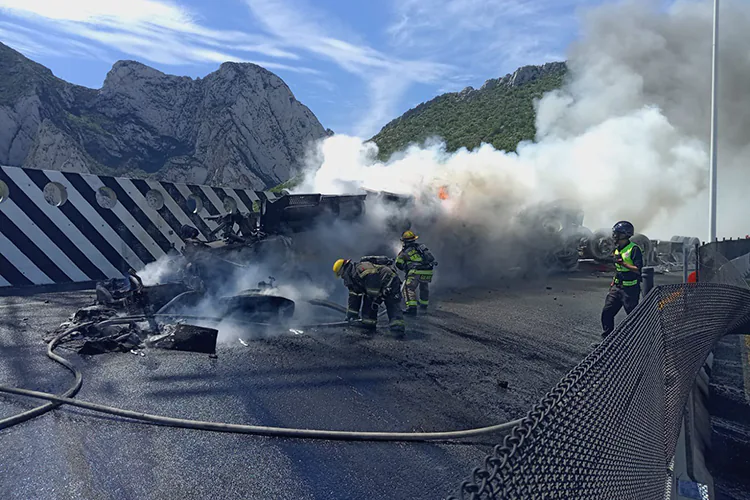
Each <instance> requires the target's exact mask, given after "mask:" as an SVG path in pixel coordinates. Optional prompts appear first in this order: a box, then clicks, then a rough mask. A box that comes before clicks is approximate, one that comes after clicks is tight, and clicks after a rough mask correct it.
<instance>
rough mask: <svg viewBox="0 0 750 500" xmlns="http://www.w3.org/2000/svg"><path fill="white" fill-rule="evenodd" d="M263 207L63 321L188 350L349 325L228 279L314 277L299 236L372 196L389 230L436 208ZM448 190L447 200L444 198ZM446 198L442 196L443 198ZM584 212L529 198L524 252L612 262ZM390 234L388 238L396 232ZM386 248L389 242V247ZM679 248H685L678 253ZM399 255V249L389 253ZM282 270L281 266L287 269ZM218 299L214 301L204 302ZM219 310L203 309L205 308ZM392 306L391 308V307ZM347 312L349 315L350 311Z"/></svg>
mask: <svg viewBox="0 0 750 500" xmlns="http://www.w3.org/2000/svg"><path fill="white" fill-rule="evenodd" d="M441 193H442V191H441ZM259 194H262V196H259V198H260V201H259V203H257V204H255V206H254V207H253V208H254V210H255V211H254V212H252V213H240V212H239V211H237V210H236V208H234V209H232V210H230V211H228V213H226V214H223V215H216V216H210V217H206V218H205V219H204V220H205V221H208V222H213V223H215V224H216V227H215V228H213V229H210V230H208V231H206V230H205V228H206V227H207V224H205V223H204V224H203V231H200V230H199V229H197V228H196V227H192V226H188V225H185V226H183V227H182V231H181V233H182V234H181V235H180V236H181V239H182V241H183V242H184V248H183V249H182V252H174V254H175V255H172V256H170V258H171V259H172V264H171V266H170V272H169V273H167V274H166V275H165V276H163V277H162V279H161V280H160V282H161V283H160V284H155V285H151V286H146V285H144V283H143V280H142V279H141V278H140V277H139V275H138V274H137V273H136V272H135V271H134V270H132V269H130V270H129V271H128V273H127V275H126V276H124V277H123V278H113V279H109V280H106V281H103V282H100V283H98V284H97V287H96V304H95V305H92V306H90V307H86V308H84V309H81V310H79V311H77V312H76V313H75V314H74V315H73V316H72V317H71V319H70V321H69V322H67V323H64V324H63V325H61V326H60V328H59V329H58V331H56V332H54V333H53V336H54V335H58V334H59V333H60V332H61V331H64V330H66V329H70V328H72V327H78V328H77V332H78V333H77V334H76V335H75V336H73V337H71V338H70V339H69V340H68V341H67V342H66V344H64V345H67V346H68V347H70V348H74V349H77V350H78V352H79V353H81V354H98V353H103V352H114V351H116V352H133V353H135V354H142V353H143V352H142V349H143V348H144V347H155V348H166V349H176V350H187V351H195V352H202V353H208V354H211V355H214V354H215V352H216V343H217V337H218V328H217V325H218V324H219V323H222V322H226V321H229V322H237V323H241V324H244V325H253V326H254V327H256V328H277V329H278V328H279V327H282V328H288V329H291V330H292V331H298V330H299V328H302V327H303V326H304V327H305V328H307V327H320V326H328V325H336V326H338V325H341V326H343V325H347V324H348V323H346V322H345V321H340V322H336V321H334V322H329V323H319V324H316V325H309V324H308V325H293V323H294V313H295V302H294V301H293V300H291V299H289V298H287V297H283V296H281V295H279V294H278V289H277V288H276V286H275V284H274V281H275V280H274V278H273V277H270V280H269V281H268V282H266V281H261V282H259V283H258V284H257V286H256V287H255V288H252V289H243V290H241V291H239V292H237V293H232V294H230V295H222V291H223V290H226V289H227V288H226V283H227V280H229V279H231V278H232V277H233V276H235V275H236V274H237V273H238V271H239V272H240V273H241V271H242V270H243V269H245V268H247V266H248V265H252V264H253V263H259V262H262V266H263V269H264V270H265V271H267V272H266V274H274V275H277V276H282V280H284V281H295V280H299V279H307V280H311V277H310V276H309V274H307V271H306V270H305V268H304V266H303V265H302V263H301V262H300V254H302V253H304V249H303V248H295V239H296V236H297V235H299V234H300V233H304V232H306V231H309V230H310V229H312V228H313V227H316V225H317V224H319V223H327V222H330V221H340V222H341V221H357V220H360V219H362V218H363V217H364V215H365V214H366V205H367V204H368V203H372V204H374V206H376V207H378V209H381V210H382V209H383V207H385V210H386V212H387V214H388V217H387V220H386V230H387V231H389V232H390V233H392V234H391V235H390V236H392V235H393V234H397V235H398V234H400V233H401V232H402V231H404V230H406V229H410V228H411V227H412V225H413V224H418V225H422V226H425V225H428V224H429V222H430V220H429V218H430V217H433V216H434V213H431V212H430V211H429V210H426V211H424V210H423V211H420V209H419V206H418V205H419V200H417V199H415V198H414V197H411V196H404V195H399V194H394V193H388V192H375V191H368V192H366V193H365V194H357V195H343V196H342V195H335V196H333V195H322V194H295V195H291V194H288V193H283V194H280V195H277V194H274V193H271V192H262V193H261V192H259ZM442 199H443V196H442V195H441V196H440V197H439V199H438V200H442ZM438 202H439V201H438ZM583 218H584V214H583V212H582V211H581V210H580V209H579V208H578V207H577V206H576V205H575V204H574V203H570V202H566V201H556V202H553V203H547V204H542V205H537V206H534V207H531V208H527V209H526V210H524V211H522V212H521V213H519V214H517V216H516V218H515V220H516V222H517V225H518V226H519V227H523V228H524V230H523V231H522V232H520V233H519V235H518V237H517V238H516V244H518V245H522V246H523V247H524V248H523V250H524V252H525V253H527V254H529V255H532V256H533V258H535V259H536V262H537V264H539V265H541V266H543V267H545V268H546V269H548V270H550V271H571V270H575V269H576V268H577V266H578V264H579V262H581V261H582V260H583V261H586V260H588V261H592V262H597V263H601V264H607V263H611V262H612V252H613V250H614V243H613V241H612V238H611V233H610V232H609V231H607V230H596V231H592V230H590V229H589V228H587V227H585V226H584V225H583ZM388 239H389V235H383V238H381V239H380V240H381V241H388ZM632 239H633V241H634V242H635V243H637V244H638V245H640V246H641V248H642V249H643V252H644V255H645V256H646V258H647V261H648V262H649V264H650V265H654V264H657V265H658V264H661V265H663V266H665V267H667V268H668V267H669V266H676V265H678V264H679V263H680V262H681V261H682V256H681V255H682V254H681V253H680V252H683V250H684V249H688V248H690V247H689V245H691V244H694V243H695V241H694V239H690V238H684V237H677V236H676V237H674V238H672V241H671V242H666V244H665V243H664V242H658V241H652V240H650V239H648V238H647V237H645V236H644V235H641V234H637V235H635V236H634V237H633V238H632ZM386 248H387V246H386V247H381V248H378V249H373V250H374V251H372V252H370V255H381V254H382V253H386V250H385V249H386ZM379 250H383V252H382V253H379V252H378V251H379ZM678 254H679V255H678ZM383 258H390V257H383ZM277 273H278V274H277ZM207 302H210V307H204V306H205V304H206V303H207ZM309 302H310V303H312V304H313V305H314V306H320V307H322V308H327V309H329V312H331V311H336V312H338V313H340V314H341V316H343V314H344V313H345V312H346V308H345V307H344V306H341V305H338V304H335V303H332V302H327V301H321V300H311V301H309ZM206 310H208V311H210V314H200V312H201V311H206ZM384 313H385V311H384V310H383V311H381V313H380V314H381V315H382V314H384ZM341 319H342V320H343V318H341Z"/></svg>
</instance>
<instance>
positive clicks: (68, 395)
mask: <svg viewBox="0 0 750 500" xmlns="http://www.w3.org/2000/svg"><path fill="white" fill-rule="evenodd" d="M309 302H310V303H311V304H313V305H317V306H320V307H327V308H329V309H333V310H336V311H345V310H346V308H345V307H343V306H340V305H339V304H335V303H333V302H329V301H323V300H314V301H313V300H311V301H309ZM165 316H167V315H165ZM168 316H176V317H177V316H179V317H185V316H180V315H168ZM134 318H143V319H148V318H153V316H131V317H129V318H118V319H115V320H107V321H104V322H100V323H99V324H102V325H103V324H105V323H106V324H115V323H117V322H122V321H126V320H127V321H134ZM204 319H205V318H204ZM210 319H216V318H210ZM94 324H96V323H94V322H87V323H83V324H80V325H77V326H75V327H72V328H69V329H67V330H66V331H64V332H62V333H61V334H59V335H57V336H56V337H55V338H54V339H52V340H51V341H50V342H49V344H47V357H49V358H50V359H52V360H53V361H55V362H57V363H59V364H61V365H62V366H64V367H65V368H67V369H68V371H70V372H71V373H72V374H73V377H74V382H73V385H72V386H71V387H70V388H68V389H67V390H66V391H65V392H63V393H62V394H60V395H56V394H50V393H46V392H40V391H32V390H28V389H20V388H16V387H6V386H2V385H0V392H4V393H7V394H16V395H19V396H27V397H32V398H37V399H44V400H47V403H44V404H43V405H40V406H37V407H35V408H32V409H31V410H27V411H25V412H22V413H19V414H16V415H13V416H11V417H7V418H4V419H2V420H0V430H2V429H7V428H9V427H12V426H14V425H17V424H20V423H22V422H25V421H27V420H31V419H32V418H35V417H38V416H40V415H43V414H45V413H47V412H49V411H51V410H53V409H55V408H57V407H59V406H61V405H64V404H67V405H70V406H76V407H79V408H84V409H87V410H91V411H95V412H99V413H106V414H109V415H114V416H118V417H123V418H128V419H133V420H137V421H141V422H147V423H151V424H157V425H166V426H170V427H179V428H184V429H198V430H206V431H214V432H230V433H239V434H253V435H260V436H274V437H286V438H300V439H324V440H337V441H410V442H418V441H445V440H453V439H462V438H469V437H475V436H480V435H486V434H492V433H496V432H507V431H510V430H511V429H513V428H514V427H516V426H517V425H519V424H520V423H522V421H523V419H517V420H512V421H510V422H505V423H501V424H496V425H490V426H487V427H478V428H474V429H465V430H460V431H438V432H359V431H333V430H319V429H295V428H288V427H268V426H262V425H246V424H229V423H223V422H209V421H201V420H190V419H182V418H173V417H165V416H162V415H154V414H150V413H142V412H137V411H132V410H125V409H121V408H116V407H113V406H108V405H102V404H97V403H90V402H87V401H81V400H78V399H74V397H75V395H76V394H78V391H79V390H80V389H81V386H82V385H83V374H82V373H81V372H80V370H78V368H76V367H75V366H74V365H73V364H72V363H71V362H70V361H69V360H67V359H65V358H63V357H62V356H60V355H58V354H55V352H54V350H55V348H56V347H57V345H58V344H59V343H60V342H61V341H62V340H63V339H64V338H65V337H67V336H68V335H71V334H72V333H74V332H76V331H77V330H79V329H81V328H84V327H87V326H90V325H94ZM255 324H257V325H268V326H270V324H267V323H255ZM347 324H348V323H347V322H339V323H321V324H319V325H320V326H324V327H325V326H332V325H336V326H341V325H347ZM296 326H297V327H306V328H314V327H316V326H318V325H296Z"/></svg>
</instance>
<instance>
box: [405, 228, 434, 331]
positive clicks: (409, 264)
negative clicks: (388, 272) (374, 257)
mask: <svg viewBox="0 0 750 500" xmlns="http://www.w3.org/2000/svg"><path fill="white" fill-rule="evenodd" d="M418 238H419V236H417V235H416V234H414V232H413V231H404V233H403V234H402V235H401V241H402V242H403V244H404V247H403V248H402V249H401V251H400V252H399V253H398V256H397V257H396V267H397V268H398V269H400V270H402V271H404V272H405V273H406V278H405V282H404V296H405V297H406V310H405V311H404V314H407V315H409V316H416V314H417V305H419V307H420V308H421V309H423V310H424V309H427V306H428V305H429V303H430V302H429V300H430V282H431V281H432V275H433V272H434V271H433V269H434V268H435V266H437V262H435V257H434V256H433V255H432V253H431V252H430V251H429V250H428V249H427V247H426V246H424V245H422V244H418V243H417V239H418ZM417 290H418V291H419V299H417Z"/></svg>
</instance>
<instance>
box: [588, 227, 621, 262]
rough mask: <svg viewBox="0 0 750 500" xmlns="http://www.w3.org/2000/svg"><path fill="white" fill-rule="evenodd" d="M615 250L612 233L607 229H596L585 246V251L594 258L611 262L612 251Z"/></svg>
mask: <svg viewBox="0 0 750 500" xmlns="http://www.w3.org/2000/svg"><path fill="white" fill-rule="evenodd" d="M614 250H615V242H614V240H612V233H611V231H610V230H608V229H597V230H596V231H594V235H593V237H592V238H591V239H590V240H589V242H588V245H587V246H586V252H587V253H588V254H589V255H591V257H592V258H593V259H594V260H598V261H602V262H612V260H613V258H612V252H614Z"/></svg>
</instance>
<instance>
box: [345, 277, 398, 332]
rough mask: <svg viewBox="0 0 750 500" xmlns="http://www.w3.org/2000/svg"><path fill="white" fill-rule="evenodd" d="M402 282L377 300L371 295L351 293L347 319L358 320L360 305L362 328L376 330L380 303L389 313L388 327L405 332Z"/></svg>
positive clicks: (396, 282) (396, 283) (394, 284)
mask: <svg viewBox="0 0 750 500" xmlns="http://www.w3.org/2000/svg"><path fill="white" fill-rule="evenodd" d="M395 279H396V280H398V278H395ZM400 288H401V281H400V280H398V281H395V282H394V283H393V285H392V286H391V288H389V289H388V290H387V291H386V293H384V294H383V295H381V296H379V297H377V298H375V297H372V296H370V295H358V294H356V293H353V292H350V293H349V307H348V310H347V314H346V317H347V319H356V318H357V317H358V315H359V310H360V304H361V308H362V326H363V327H365V328H368V329H372V330H374V329H375V327H376V325H377V322H378V308H379V307H380V303H381V302H382V303H384V304H385V310H386V312H387V313H388V326H389V327H390V329H391V330H393V331H399V332H402V331H404V327H405V323H404V314H403V313H402V312H401V290H400Z"/></svg>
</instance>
